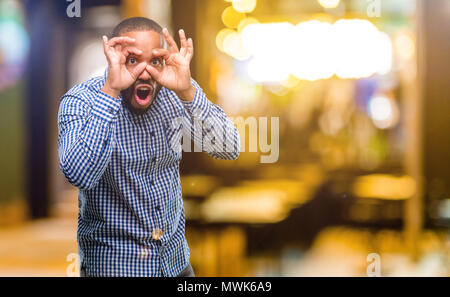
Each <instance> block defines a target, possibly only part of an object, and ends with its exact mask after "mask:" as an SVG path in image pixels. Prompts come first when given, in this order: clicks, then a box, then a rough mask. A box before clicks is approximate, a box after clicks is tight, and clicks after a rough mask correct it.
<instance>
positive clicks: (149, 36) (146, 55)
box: [121, 31, 164, 114]
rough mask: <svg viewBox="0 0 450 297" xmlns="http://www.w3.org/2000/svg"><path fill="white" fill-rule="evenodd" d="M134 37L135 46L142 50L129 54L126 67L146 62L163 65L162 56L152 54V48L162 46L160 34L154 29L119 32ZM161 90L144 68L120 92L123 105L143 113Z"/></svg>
mask: <svg viewBox="0 0 450 297" xmlns="http://www.w3.org/2000/svg"><path fill="white" fill-rule="evenodd" d="M121 36H127V37H131V38H134V39H136V43H135V47H136V48H138V49H140V50H141V51H142V54H141V55H139V56H136V55H133V54H130V55H129V56H128V57H127V61H126V67H127V68H128V69H132V68H134V67H136V66H137V65H138V64H139V63H142V62H146V63H147V64H150V65H152V66H153V67H156V68H158V67H164V66H163V65H164V64H163V63H164V62H163V59H162V57H157V56H154V55H153V53H152V52H153V50H154V49H157V48H163V46H164V45H163V41H162V38H161V35H160V34H159V33H157V32H155V31H136V32H127V33H123V34H121ZM160 90H161V85H159V84H158V83H157V82H156V81H155V80H154V79H153V78H152V76H151V75H150V73H149V72H147V70H144V71H143V72H142V73H141V74H140V76H139V77H138V78H137V80H136V81H135V82H134V84H132V85H131V86H130V87H129V88H128V89H126V90H123V91H122V92H121V94H122V99H123V101H124V104H125V106H126V107H127V108H128V109H130V110H131V111H132V112H134V113H136V114H143V113H145V112H146V111H147V110H148V109H149V108H150V105H151V104H152V102H153V100H154V99H155V98H156V96H157V95H158V92H159V91H160Z"/></svg>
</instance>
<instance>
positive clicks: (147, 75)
mask: <svg viewBox="0 0 450 297" xmlns="http://www.w3.org/2000/svg"><path fill="white" fill-rule="evenodd" d="M151 78H152V76H151V75H150V73H149V72H148V71H147V69H145V70H144V71H142V73H141V75H139V77H138V79H139V80H143V81H147V80H150V79H151Z"/></svg>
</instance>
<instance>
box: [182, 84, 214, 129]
mask: <svg viewBox="0 0 450 297" xmlns="http://www.w3.org/2000/svg"><path fill="white" fill-rule="evenodd" d="M191 82H192V85H193V86H194V87H195V95H194V99H193V100H192V101H183V100H181V104H183V106H184V108H185V109H186V110H187V111H188V113H189V114H190V115H192V116H193V117H194V118H196V119H200V120H205V119H207V118H208V116H209V110H210V108H211V104H212V103H211V102H210V101H209V100H208V99H207V98H206V95H205V93H203V89H202V88H201V87H200V86H199V85H198V84H197V83H196V82H195V81H194V80H191Z"/></svg>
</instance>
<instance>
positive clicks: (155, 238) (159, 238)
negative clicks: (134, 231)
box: [152, 228, 164, 240]
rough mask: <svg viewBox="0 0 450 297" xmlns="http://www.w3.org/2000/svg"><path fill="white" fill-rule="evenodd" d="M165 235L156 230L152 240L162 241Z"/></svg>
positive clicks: (161, 231)
mask: <svg viewBox="0 0 450 297" xmlns="http://www.w3.org/2000/svg"><path fill="white" fill-rule="evenodd" d="M163 234H164V232H163V230H161V229H159V228H156V229H154V230H153V233H152V238H153V239H154V240H161V237H162V236H163Z"/></svg>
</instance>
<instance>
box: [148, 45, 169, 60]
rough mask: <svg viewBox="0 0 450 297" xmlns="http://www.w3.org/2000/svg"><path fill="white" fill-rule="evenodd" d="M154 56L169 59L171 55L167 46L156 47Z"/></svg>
mask: <svg viewBox="0 0 450 297" xmlns="http://www.w3.org/2000/svg"><path fill="white" fill-rule="evenodd" d="M152 53H153V56H154V57H162V58H163V59H164V60H167V59H168V58H169V56H170V53H169V51H168V50H166V49H165V48H160V49H154V50H153V51H152Z"/></svg>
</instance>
